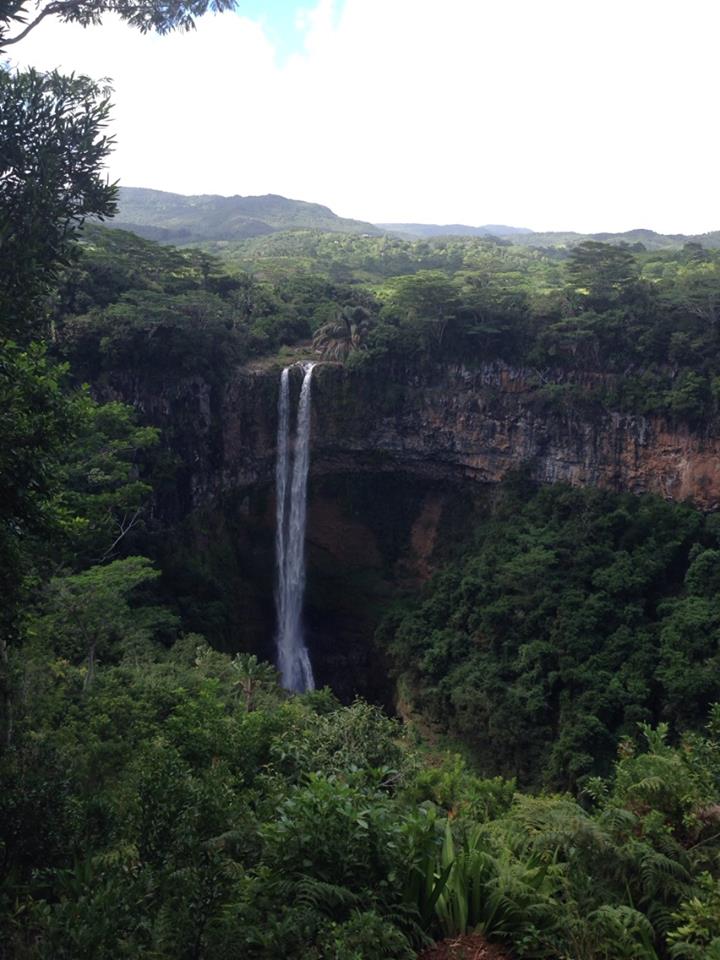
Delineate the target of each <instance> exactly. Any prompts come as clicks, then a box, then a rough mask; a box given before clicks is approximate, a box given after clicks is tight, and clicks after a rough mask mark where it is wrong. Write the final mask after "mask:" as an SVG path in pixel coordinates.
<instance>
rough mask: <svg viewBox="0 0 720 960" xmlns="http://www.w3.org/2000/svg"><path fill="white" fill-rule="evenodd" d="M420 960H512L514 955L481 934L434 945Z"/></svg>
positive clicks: (422, 954) (473, 934)
mask: <svg viewBox="0 0 720 960" xmlns="http://www.w3.org/2000/svg"><path fill="white" fill-rule="evenodd" d="M418 960H512V955H511V954H509V953H508V952H507V950H505V949H504V948H503V947H500V946H498V944H496V943H488V942H487V940H486V939H485V937H483V936H481V935H480V934H479V933H471V934H466V935H465V936H462V937H453V938H452V939H450V940H443V941H441V942H440V943H436V944H434V945H433V946H432V947H429V948H428V949H427V950H425V951H424V952H423V953H421V954H420V956H419V958H418Z"/></svg>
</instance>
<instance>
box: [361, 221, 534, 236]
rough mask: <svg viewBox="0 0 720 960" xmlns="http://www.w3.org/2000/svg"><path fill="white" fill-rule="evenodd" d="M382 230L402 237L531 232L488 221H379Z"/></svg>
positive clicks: (509, 234)
mask: <svg viewBox="0 0 720 960" xmlns="http://www.w3.org/2000/svg"><path fill="white" fill-rule="evenodd" d="M377 226H378V227H380V229H381V230H386V231H387V232H388V233H397V234H399V235H400V236H402V237H413V238H415V237H515V236H516V235H518V234H530V235H532V230H527V229H526V228H525V227H509V226H506V225H505V224H497V223H486V224H484V225H483V226H481V227H470V226H468V225H467V224H465V223H446V224H438V223H378V224H377Z"/></svg>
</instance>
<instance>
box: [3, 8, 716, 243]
mask: <svg viewBox="0 0 720 960" xmlns="http://www.w3.org/2000/svg"><path fill="white" fill-rule="evenodd" d="M719 28H720V6H719V5H717V4H716V3H713V2H712V0H689V2H687V3H685V4H684V5H683V7H682V9H680V7H679V6H678V4H677V3H676V2H674V0H658V2H650V0H636V2H635V3H634V4H632V5H628V4H626V3H621V2H619V0H608V2H607V3H606V4H604V5H603V7H602V10H601V12H600V13H598V12H597V9H596V8H595V7H591V6H590V5H582V4H577V3H576V2H575V0H544V2H537V0H517V2H515V3H513V4H504V5H494V4H490V3H488V2H482V0H446V2H445V3H444V4H443V5H442V6H440V5H439V4H438V3H437V2H430V0H414V2H410V0H394V2H392V3H388V2H387V0H382V2H381V0H335V2H333V0H319V2H311V3H310V4H309V5H308V6H303V4H302V3H298V2H296V0H274V2H266V3H262V2H260V0H245V2H243V0H240V2H239V13H238V14H232V13H230V14H228V13H226V14H222V15H219V16H207V17H204V18H201V19H200V20H199V21H198V28H197V30H196V31H195V32H190V33H188V34H180V33H176V34H172V35H170V36H167V37H158V36H155V35H147V36H141V35H139V34H138V33H137V32H134V31H133V30H131V29H130V28H129V27H127V26H125V25H124V24H122V23H119V22H117V21H113V20H112V18H109V19H108V20H107V21H106V23H105V24H104V25H103V26H100V27H90V28H88V29H86V30H83V28H81V27H79V26H76V25H71V24H62V23H52V22H50V21H45V22H44V23H43V24H42V25H41V26H40V27H38V28H37V30H35V31H34V32H33V33H32V34H31V35H30V37H29V38H28V39H27V40H26V41H25V42H24V43H23V44H22V45H21V46H20V47H18V54H17V56H18V59H17V61H16V62H18V63H21V64H32V65H34V66H37V67H38V68H40V69H49V68H52V67H56V66H57V67H61V68H63V69H64V70H75V71H76V72H85V73H88V74H89V75H91V76H94V77H105V76H109V77H111V78H112V79H113V84H114V88H115V93H114V96H113V100H114V103H115V105H116V106H115V110H114V113H113V121H112V124H111V131H112V132H113V133H114V134H115V135H116V137H117V148H116V150H115V152H114V154H113V157H112V159H111V162H110V166H109V171H108V172H109V176H110V177H111V178H112V179H113V180H115V179H119V180H120V182H121V183H122V184H123V185H127V186H131V185H139V186H143V187H146V188H150V189H161V190H167V191H170V192H174V193H181V194H186V195H188V194H200V193H209V194H220V195H235V194H239V195H243V196H252V195H263V194H267V193H276V194H280V195H282V196H286V197H292V198H296V199H303V200H307V201H309V202H317V203H322V204H324V205H326V206H329V207H330V208H331V209H332V210H333V211H334V212H335V213H337V214H338V215H340V216H343V217H353V218H357V219H364V220H368V221H370V222H372V223H433V224H453V223H463V224H472V225H478V224H484V223H501V224H509V225H513V226H521V227H527V228H528V229H531V230H533V231H536V232H546V231H559V230H561V231H565V230H567V231H576V232H580V233H590V232H592V233H597V232H623V231H626V230H630V229H651V230H655V231H657V232H659V233H682V234H698V233H706V232H709V231H712V230H714V229H718V228H720V200H719V199H718V196H717V191H716V190H715V188H714V184H715V176H716V175H715V170H714V157H715V155H716V147H717V141H718V134H717V132H716V130H715V129H714V125H713V123H712V116H713V107H714V89H715V78H714V58H715V51H714V44H715V37H716V36H717V34H718V29H719Z"/></svg>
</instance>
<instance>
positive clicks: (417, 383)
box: [104, 363, 720, 704]
mask: <svg viewBox="0 0 720 960" xmlns="http://www.w3.org/2000/svg"><path fill="white" fill-rule="evenodd" d="M281 368H282V365H278V364H276V363H275V364H274V365H270V366H268V365H261V364H258V365H255V366H252V365H251V366H249V367H244V368H242V369H238V370H237V371H235V373H234V375H233V376H232V378H231V379H230V381H229V382H227V383H226V384H225V386H224V387H222V388H221V387H219V386H214V387H211V386H210V385H209V384H207V383H206V382H204V381H203V380H200V379H197V378H192V379H190V378H189V379H186V380H181V381H173V382H169V381H168V382H161V381H158V382H155V383H152V384H150V383H133V382H132V381H129V380H121V379H120V378H118V379H117V380H116V381H115V382H114V385H113V388H112V389H111V388H108V389H106V390H105V391H104V392H105V393H106V395H107V394H108V393H109V394H110V395H113V396H116V397H119V398H122V399H124V400H125V401H128V402H132V403H134V404H135V405H136V406H137V407H138V408H139V409H140V410H141V411H142V413H143V415H144V418H145V419H146V420H148V421H150V422H152V423H156V424H158V425H159V426H160V427H162V431H163V438H164V443H165V444H167V445H168V446H169V447H170V448H171V450H172V454H173V457H174V460H175V462H176V464H179V467H178V468H177V469H176V470H174V471H172V472H171V475H170V477H169V480H168V482H167V483H166V485H165V487H164V488H161V489H160V490H159V494H158V496H157V498H156V511H157V514H156V519H158V520H159V521H160V523H159V525H155V529H157V530H158V531H159V533H158V536H157V537H156V542H155V546H154V552H153V555H156V556H157V557H158V559H159V560H160V566H161V568H162V569H163V570H164V571H165V573H166V577H167V578H168V582H170V583H172V584H173V587H172V596H173V598H174V600H175V602H177V603H178V604H179V607H180V609H181V612H182V613H183V616H184V621H185V623H186V625H187V629H192V630H198V631H200V632H201V633H203V634H205V635H206V636H207V637H208V638H209V639H210V640H211V641H212V642H213V643H214V644H215V645H217V646H219V647H222V648H225V649H229V650H243V649H244V650H250V651H253V652H257V653H260V654H261V655H263V656H265V657H267V658H269V659H272V657H273V655H274V653H273V636H274V630H275V626H274V623H275V616H274V609H273V588H274V526H275V509H274V502H273V500H274V498H273V486H274V472H275V447H276V430H277V394H278V386H279V378H280V370H281ZM301 379H302V375H301V372H300V370H299V369H298V370H296V371H294V372H293V374H292V377H291V390H292V398H293V405H292V409H293V410H295V409H296V405H297V397H298V394H299V390H300V382H301ZM575 383H576V384H577V385H578V386H580V387H583V386H586V387H588V388H589V387H592V386H593V383H594V381H593V378H591V377H586V378H585V381H584V382H583V381H577V380H576V381H575ZM544 395H547V391H546V392H545V394H544ZM542 397H543V392H542V391H539V390H538V386H537V383H536V380H535V378H534V375H533V374H532V372H531V371H523V370H515V369H511V368H509V367H507V366H504V365H502V364H498V363H493V364H487V365H485V366H483V367H481V368H479V369H473V370H469V369H466V368H463V367H462V366H457V365H455V366H451V365H443V366H426V367H418V366H415V367H413V366H411V365H407V366H402V367H401V366H395V367H392V366H386V367H384V368H380V367H373V368H369V367H360V368H359V369H355V370H351V369H347V368H344V367H342V366H339V365H336V364H321V365H319V366H318V367H317V369H316V372H315V375H314V383H313V403H312V407H313V421H312V452H311V465H310V485H309V502H308V531H307V558H308V571H307V573H308V578H307V590H306V597H305V621H306V626H307V635H308V642H309V646H310V651H311V657H312V660H313V664H314V669H315V672H316V677H317V679H318V681H319V683H320V684H321V685H322V684H325V683H328V684H330V685H331V686H332V687H333V689H334V690H335V691H336V692H337V693H338V694H339V695H340V696H341V697H343V698H344V699H349V698H351V697H352V696H353V695H355V694H356V693H362V694H364V695H365V696H369V697H370V698H372V699H375V700H379V701H384V702H385V703H388V704H389V703H390V702H391V700H392V696H393V691H392V684H391V683H390V682H389V680H388V678H387V671H386V669H385V666H384V660H383V651H382V650H381V649H378V647H377V645H376V644H375V642H374V640H373V637H374V634H375V628H376V626H377V623H378V621H379V618H380V616H381V615H382V613H383V611H384V610H386V609H387V605H388V602H389V601H390V600H392V598H394V597H397V596H398V593H402V591H403V590H406V589H407V590H413V591H414V590H415V589H416V588H417V586H418V584H419V583H421V582H422V581H423V580H425V579H427V577H428V576H429V575H430V574H431V573H432V572H433V570H434V569H435V568H436V567H437V566H438V565H439V564H441V563H442V562H443V560H444V559H445V558H446V557H448V556H449V555H451V554H452V551H453V550H454V549H455V548H456V546H457V545H458V544H462V543H463V541H464V539H465V538H466V537H467V535H468V533H469V531H471V530H472V529H473V526H474V523H473V517H474V516H476V515H477V514H478V513H482V512H483V511H485V510H486V509H487V508H488V501H489V500H490V499H491V498H492V496H493V491H494V485H495V484H496V483H497V482H499V481H501V480H502V479H503V477H505V475H506V474H507V473H508V472H509V471H512V470H515V469H518V468H520V467H523V468H525V469H526V470H528V471H529V472H530V473H531V475H532V476H533V477H534V478H536V479H537V480H538V481H541V482H544V483H551V482H556V481H567V482H570V483H573V484H592V485H596V486H601V487H608V488H612V489H615V490H626V491H631V492H633V493H641V492H654V493H657V494H659V495H661V496H663V497H670V498H673V499H675V500H688V499H689V500H692V501H693V502H694V503H695V504H696V505H697V506H699V507H701V508H703V509H713V508H715V507H716V506H717V505H718V504H720V430H718V427H717V426H714V425H709V426H708V427H707V428H706V429H705V430H704V432H693V431H691V430H689V429H688V428H687V427H682V426H674V425H672V424H669V423H667V422H664V421H663V420H660V419H653V418H643V417H637V416H630V415H623V414H618V413H613V412H603V411H602V410H599V411H595V412H593V413H586V414H585V415H582V414H581V413H580V412H579V411H577V410H574V409H572V408H571V407H569V406H567V405H566V406H565V407H564V408H562V407H561V408H560V409H557V408H555V409H553V408H551V407H550V406H549V405H548V403H547V401H544V400H543V399H542Z"/></svg>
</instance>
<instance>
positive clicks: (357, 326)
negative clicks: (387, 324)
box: [313, 304, 371, 361]
mask: <svg viewBox="0 0 720 960" xmlns="http://www.w3.org/2000/svg"><path fill="white" fill-rule="evenodd" d="M370 325H371V317H370V313H369V312H368V311H367V310H366V309H365V307H360V306H357V305H352V304H351V305H348V306H345V307H343V308H342V310H340V311H339V312H338V314H337V316H336V317H335V319H334V320H330V321H328V322H327V323H324V324H323V325H322V326H321V327H319V328H318V329H317V330H316V331H315V336H314V337H313V347H314V348H315V349H316V350H317V351H318V352H319V353H321V354H322V356H323V358H324V359H325V360H339V361H342V360H345V359H346V358H347V357H348V356H349V354H350V353H352V352H353V350H364V349H366V347H365V343H364V341H365V338H366V337H367V334H368V332H369V330H370Z"/></svg>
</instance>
